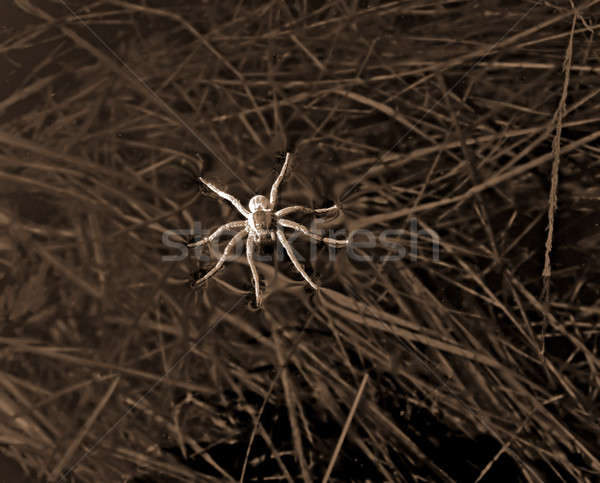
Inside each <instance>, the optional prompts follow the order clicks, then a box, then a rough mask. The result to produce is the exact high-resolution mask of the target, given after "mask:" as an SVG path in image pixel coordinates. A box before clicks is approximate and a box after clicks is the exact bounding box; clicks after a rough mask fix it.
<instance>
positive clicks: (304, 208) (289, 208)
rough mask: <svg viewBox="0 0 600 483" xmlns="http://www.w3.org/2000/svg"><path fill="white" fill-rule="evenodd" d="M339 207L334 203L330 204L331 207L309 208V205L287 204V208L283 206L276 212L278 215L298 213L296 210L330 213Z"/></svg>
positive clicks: (306, 212) (309, 212)
mask: <svg viewBox="0 0 600 483" xmlns="http://www.w3.org/2000/svg"><path fill="white" fill-rule="evenodd" d="M338 210H339V208H338V206H337V205H333V206H330V207H329V208H317V209H314V208H309V207H308V206H300V205H295V206H286V207H285V208H282V209H281V210H279V211H276V212H275V214H276V215H277V216H286V215H289V214H290V213H296V212H302V213H303V214H322V213H325V214H329V213H334V212H336V211H338Z"/></svg>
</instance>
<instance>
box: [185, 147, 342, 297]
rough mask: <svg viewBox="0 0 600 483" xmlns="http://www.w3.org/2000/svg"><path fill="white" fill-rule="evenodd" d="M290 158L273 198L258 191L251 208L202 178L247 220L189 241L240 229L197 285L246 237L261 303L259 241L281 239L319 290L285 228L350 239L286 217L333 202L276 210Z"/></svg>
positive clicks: (316, 237)
mask: <svg viewBox="0 0 600 483" xmlns="http://www.w3.org/2000/svg"><path fill="white" fill-rule="evenodd" d="M289 158H290V153H287V154H286V156H285V161H284V163H283V167H282V168H281V172H280V173H279V175H278V176H277V178H276V179H275V182H274V183H273V186H272V187H271V193H270V196H269V198H268V199H267V197H266V196H263V195H256V196H254V197H252V199H251V200H250V202H249V203H248V210H247V209H246V208H244V207H243V206H242V204H241V203H240V201H239V200H238V199H237V198H235V197H234V196H232V195H230V194H229V193H227V192H225V191H222V190H220V189H219V188H217V187H216V186H214V185H212V184H211V183H209V182H208V181H205V180H204V179H202V178H199V179H200V181H202V182H203V183H204V184H205V185H206V186H207V187H208V188H210V189H211V190H212V191H214V192H215V193H217V194H218V195H219V196H220V197H221V198H224V199H226V200H227V201H229V202H230V203H231V204H232V205H233V206H234V207H235V208H236V209H237V210H238V211H239V212H240V214H241V215H242V216H243V217H244V218H245V220H244V221H233V222H230V223H226V224H224V225H221V226H220V227H219V228H217V230H215V231H214V232H213V233H212V234H211V235H210V236H208V237H206V238H203V239H202V240H199V241H197V242H193V243H189V244H188V247H190V248H191V247H197V246H200V245H204V244H205V243H207V242H210V241H212V240H214V239H215V238H217V237H218V236H219V235H220V234H221V233H223V232H225V231H230V230H232V229H236V228H237V229H239V231H238V232H237V233H236V234H235V235H234V237H233V238H232V239H231V240H230V241H229V243H228V244H227V246H226V247H225V250H223V255H222V256H221V258H220V259H219V261H218V262H217V264H216V265H215V266H214V267H213V268H212V269H211V270H209V271H208V272H207V273H206V274H205V275H204V276H203V277H202V278H200V279H199V280H197V281H196V282H195V283H194V285H195V286H198V285H201V284H202V283H204V282H206V281H207V280H208V279H209V278H211V277H212V276H213V275H214V274H215V273H217V271H218V270H219V269H220V268H221V267H222V266H223V265H224V263H225V259H226V258H227V257H228V256H229V254H230V253H231V252H232V250H233V248H234V247H235V244H236V243H238V242H239V241H240V240H241V239H242V238H244V237H246V258H247V260H248V266H249V267H250V271H251V272H252V278H253V281H254V291H255V294H256V304H257V305H258V306H260V305H261V303H262V297H261V292H260V280H259V277H258V271H257V269H256V265H255V263H254V250H255V246H256V245H262V244H264V243H267V242H271V241H275V240H279V241H280V242H281V244H282V245H283V248H284V249H285V251H286V253H287V254H288V257H289V258H290V260H291V261H292V263H293V264H294V267H295V268H296V270H298V272H299V273H300V275H302V277H303V278H304V279H305V280H306V281H307V282H308V283H309V284H310V286H311V287H312V288H314V289H315V290H316V289H318V288H319V287H318V286H317V285H316V284H315V283H314V282H313V281H312V280H311V279H310V277H309V276H308V274H307V273H306V272H305V270H304V268H303V267H302V265H301V264H300V262H299V261H298V259H297V258H296V256H295V255H294V252H293V250H292V247H291V245H290V243H289V242H288V240H287V238H286V236H285V233H284V231H283V229H284V228H290V229H292V230H296V231H298V232H300V233H302V234H303V235H305V236H306V237H308V238H312V239H313V240H318V241H322V242H324V243H327V244H328V245H332V246H336V247H340V246H346V245H347V244H348V240H335V239H333V238H327V237H323V236H322V235H319V234H317V233H313V232H311V231H310V230H309V229H308V228H307V227H306V226H304V225H301V224H300V223H296V222H295V221H292V220H288V219H286V218H284V217H285V216H286V215H288V214H291V213H297V212H300V213H313V214H322V213H330V212H334V211H337V210H338V207H337V206H336V205H333V206H331V207H329V208H320V209H312V208H308V207H307V206H300V205H296V206H288V207H286V208H282V209H280V210H277V211H275V207H276V205H277V194H278V190H279V185H280V184H281V182H282V181H283V177H284V176H285V171H286V169H287V166H288V162H289Z"/></svg>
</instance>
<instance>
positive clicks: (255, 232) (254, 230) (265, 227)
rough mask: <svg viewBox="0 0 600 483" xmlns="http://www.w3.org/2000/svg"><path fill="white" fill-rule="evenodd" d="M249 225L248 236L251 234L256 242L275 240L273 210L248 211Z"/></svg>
mask: <svg viewBox="0 0 600 483" xmlns="http://www.w3.org/2000/svg"><path fill="white" fill-rule="evenodd" d="M250 215H251V216H250V219H249V220H248V221H249V225H250V233H249V234H248V236H253V237H254V241H256V242H257V243H264V242H268V241H269V240H271V241H275V240H276V236H275V230H273V229H272V227H273V220H274V219H275V214H274V213H273V210H256V211H254V212H251V213H250Z"/></svg>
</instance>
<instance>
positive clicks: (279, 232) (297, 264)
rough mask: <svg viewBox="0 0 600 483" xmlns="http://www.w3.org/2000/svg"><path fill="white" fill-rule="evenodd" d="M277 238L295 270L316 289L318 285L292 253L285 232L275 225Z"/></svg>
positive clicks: (292, 250)
mask: <svg viewBox="0 0 600 483" xmlns="http://www.w3.org/2000/svg"><path fill="white" fill-rule="evenodd" d="M277 238H278V239H279V241H280V242H281V244H282V245H283V248H285V251H286V253H287V254H288V257H290V260H291V261H292V263H293V264H294V267H296V270H298V272H299V273H300V275H302V278H304V280H306V281H307V282H308V283H309V284H310V286H311V287H312V288H314V289H315V290H318V289H319V286H318V285H317V284H316V283H315V282H313V281H312V280H311V279H310V277H309V276H308V274H307V273H306V272H305V271H304V268H302V265H301V264H300V262H299V261H298V259H297V258H296V255H294V249H293V248H292V246H291V245H290V242H289V241H288V240H287V238H286V237H285V234H284V233H283V230H282V229H281V228H280V227H277Z"/></svg>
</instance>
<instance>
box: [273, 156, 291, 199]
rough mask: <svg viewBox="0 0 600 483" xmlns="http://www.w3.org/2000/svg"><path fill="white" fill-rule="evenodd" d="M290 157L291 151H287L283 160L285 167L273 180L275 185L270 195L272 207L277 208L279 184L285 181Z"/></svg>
mask: <svg viewBox="0 0 600 483" xmlns="http://www.w3.org/2000/svg"><path fill="white" fill-rule="evenodd" d="M289 159H290V153H285V161H284V162H283V167H282V168H281V171H280V173H279V175H278V176H277V178H276V179H275V181H274V182H273V186H271V194H270V196H269V203H270V204H271V209H274V208H275V205H276V204H277V195H278V190H279V185H280V184H281V182H282V181H283V177H284V176H285V170H286V169H287V167H288V161H289Z"/></svg>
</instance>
